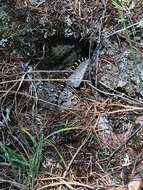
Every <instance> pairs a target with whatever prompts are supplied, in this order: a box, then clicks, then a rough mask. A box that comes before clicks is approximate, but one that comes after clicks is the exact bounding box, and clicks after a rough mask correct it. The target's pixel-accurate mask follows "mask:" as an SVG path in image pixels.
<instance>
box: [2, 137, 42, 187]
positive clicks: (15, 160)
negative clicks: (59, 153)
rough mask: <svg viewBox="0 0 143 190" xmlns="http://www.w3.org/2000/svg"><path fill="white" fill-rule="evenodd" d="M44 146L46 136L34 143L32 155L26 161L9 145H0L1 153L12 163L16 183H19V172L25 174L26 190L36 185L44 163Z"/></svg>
mask: <svg viewBox="0 0 143 190" xmlns="http://www.w3.org/2000/svg"><path fill="white" fill-rule="evenodd" d="M43 144H44V136H43V134H41V135H40V137H39V139H38V141H37V142H36V141H35V143H34V145H33V147H32V148H31V154H30V155H29V157H28V158H27V159H26V158H25V157H24V155H22V154H21V153H18V152H16V151H14V150H12V149H11V148H9V147H8V146H7V145H3V144H0V153H1V154H3V155H4V157H5V159H6V160H7V161H8V162H9V163H10V165H11V167H12V174H13V176H14V178H15V180H16V181H18V182H19V179H18V177H17V170H18V169H19V170H21V171H22V173H23V174H24V179H23V183H24V186H25V190H26V189H29V186H30V184H31V185H32V186H33V185H34V179H35V177H36V175H37V174H38V171H39V169H40V164H41V162H42V149H43Z"/></svg>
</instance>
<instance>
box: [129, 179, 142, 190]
mask: <svg viewBox="0 0 143 190" xmlns="http://www.w3.org/2000/svg"><path fill="white" fill-rule="evenodd" d="M142 187H143V182H142V180H141V179H139V180H136V181H131V182H130V183H129V184H128V190H141V189H142Z"/></svg>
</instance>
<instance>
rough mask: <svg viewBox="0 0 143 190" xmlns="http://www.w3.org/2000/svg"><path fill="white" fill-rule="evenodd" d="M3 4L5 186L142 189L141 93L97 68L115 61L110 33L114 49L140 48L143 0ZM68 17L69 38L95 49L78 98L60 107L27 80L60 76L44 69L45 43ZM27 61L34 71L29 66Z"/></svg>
mask: <svg viewBox="0 0 143 190" xmlns="http://www.w3.org/2000/svg"><path fill="white" fill-rule="evenodd" d="M0 3H1V10H4V12H1V20H2V23H3V24H2V25H1V36H2V39H1V42H0V53H1V63H0V189H13V190H14V189H35V190H42V189H49V190H67V189H70V190H74V189H76V190H88V189H93V190H95V189H97V190H102V189H103V190H104V189H105V190H113V189H115V190H119V189H120V190H123V189H129V190H134V189H135V190H141V188H143V184H142V179H143V152H142V151H143V114H142V111H143V99H142V96H140V95H138V94H137V93H136V95H133V96H132V94H130V93H128V91H125V90H123V89H122V88H114V87H113V88H111V87H109V86H107V85H106V84H104V83H103V82H102V81H100V80H99V78H98V74H99V76H100V75H102V72H101V73H100V71H102V70H103V67H104V66H105V67H106V65H111V68H112V66H113V65H116V63H115V59H114V54H115V52H113V54H112V52H111V53H110V52H109V49H110V45H109V44H108V39H109V41H110V40H111V41H110V42H111V46H114V45H115V49H116V48H117V49H118V50H119V49H122V48H123V47H126V48H128V47H129V48H132V49H134V50H135V51H136V52H138V54H140V55H142V52H143V44H142V42H141V41H139V42H138V41H136V40H135V39H136V37H138V36H137V33H136V32H135V31H133V30H135V28H134V27H135V26H136V25H137V24H138V23H140V21H141V19H142V18H143V14H142V10H143V2H142V1H141V0H140V1H133V0H131V1H129V0H128V1H125V0H124V1H120V0H119V1H116V0H112V1H104V0H103V1H99V0H95V1H92V0H88V1H87V0H61V1H58V0H56V1H55V0H50V1H47V0H43V1H36V0H25V1H22V0H17V1H11V0H7V1H2V0H1V1H0ZM69 17H70V22H71V23H72V24H71V26H70V29H72V39H74V40H75V41H76V43H77V42H78V43H79V44H80V43H81V44H82V47H83V50H82V51H83V52H85V51H86V53H85V54H86V55H88V54H90V56H91V57H90V58H91V65H90V66H89V71H88V72H87V75H86V77H85V80H84V81H83V84H82V85H81V87H80V88H79V89H75V90H74V93H75V96H76V98H77V99H76V104H75V105H74V106H73V107H72V108H66V109H64V110H62V111H61V110H60V111H59V109H58V107H59V105H54V106H56V109H55V110H52V111H51V110H49V109H47V108H46V109H45V108H43V107H40V105H39V102H43V104H48V103H49V102H48V99H47V100H45V99H42V97H40V98H39V97H37V96H36V93H35V94H33V93H31V92H30V90H29V86H30V85H33V84H35V83H36V81H45V82H47V81H49V79H50V80H51V81H52V80H55V81H56V82H57V80H59V81H60V82H59V83H61V80H62V83H63V80H64V79H63V78H62V75H61V73H60V74H59V73H58V72H57V73H56V78H55V76H53V75H50V76H49V75H48V70H47V68H46V69H45V70H46V71H45V73H46V74H42V75H41V74H39V73H40V69H39V68H40V66H41V67H42V64H43V63H44V64H46V62H47V60H49V63H51V62H50V61H51V60H52V61H53V62H54V58H53V57H52V58H51V60H50V56H51V54H50V55H48V52H49V49H50V46H48V47H47V45H46V43H49V44H50V41H48V40H49V39H52V37H53V36H54V35H56V36H59V38H61V36H63V35H65V27H66V25H68V24H67V22H66V21H65V18H69ZM141 24H142V23H141ZM137 26H138V25H137ZM53 31H54V32H55V33H54V34H53ZM133 32H134V35H133ZM141 35H142V28H141V30H140V31H139V36H140V37H141ZM43 36H44V37H43ZM5 40H6V41H5ZM71 41H72V40H71ZM116 43H118V46H116ZM107 46H108V47H107ZM48 48H49V49H48ZM105 49H107V51H104V50H105ZM60 50H61V46H60V47H59V51H60ZM111 50H112V49H111ZM74 51H78V48H77V49H75V50H74ZM87 51H88V52H87ZM77 57H78V56H77ZM55 59H57V58H55ZM70 59H71V58H70ZM30 61H31V62H30ZM68 61H69V60H68ZM28 62H30V63H31V64H32V66H33V67H34V69H35V70H34V71H35V73H34V74H29V73H30V71H29V70H26V66H25V65H26V64H27V63H28ZM58 68H59V67H58ZM65 68H66V67H65ZM42 69H43V67H42ZM62 69H63V70H64V67H63V68H62ZM56 70H57V68H56V69H55V72H56ZM36 71H37V73H38V74H37V73H36ZM60 72H62V70H60ZM113 72H114V71H113ZM111 80H112V79H111ZM57 83H58V82H57ZM48 105H49V104H48ZM134 181H135V183H134Z"/></svg>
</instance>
